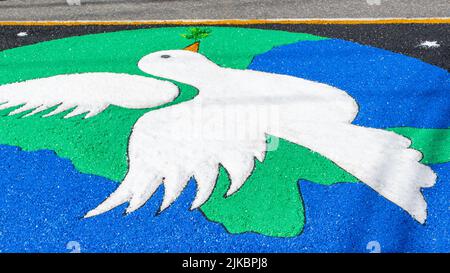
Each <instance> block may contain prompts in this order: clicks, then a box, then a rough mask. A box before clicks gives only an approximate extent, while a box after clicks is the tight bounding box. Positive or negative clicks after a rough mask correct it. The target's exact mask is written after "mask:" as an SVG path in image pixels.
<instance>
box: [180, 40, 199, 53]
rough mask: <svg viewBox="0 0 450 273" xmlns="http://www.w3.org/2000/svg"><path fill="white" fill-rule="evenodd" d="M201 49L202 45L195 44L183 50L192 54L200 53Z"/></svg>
mask: <svg viewBox="0 0 450 273" xmlns="http://www.w3.org/2000/svg"><path fill="white" fill-rule="evenodd" d="M199 47H200V43H199V42H195V43H193V44H192V45H189V46H187V47H185V48H183V50H187V51H192V52H198V49H199Z"/></svg>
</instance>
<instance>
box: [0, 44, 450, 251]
mask: <svg viewBox="0 0 450 273" xmlns="http://www.w3.org/2000/svg"><path fill="white" fill-rule="evenodd" d="M249 69H253V70H260V71H267V72H272V73H280V74H288V75H293V76H297V77H302V78H305V79H310V80H315V81H319V82H323V83H327V84H330V85H332V86H336V87H338V88H341V89H343V90H346V91H347V92H348V93H349V94H350V95H351V96H353V97H354V98H355V99H356V101H357V102H358V104H359V107H360V112H359V114H358V116H357V118H356V120H355V123H356V124H358V125H363V126H369V127H376V128H387V127H399V126H411V127H420V128H449V127H450V115H449V113H450V96H449V92H450V74H449V73H448V72H447V71H445V70H443V69H440V68H438V67H435V66H432V65H429V64H426V63H424V62H422V61H419V60H416V59H413V58H410V57H407V56H404V55H401V54H396V53H392V52H388V51H385V50H382V49H377V48H372V47H368V46H363V45H359V44H355V43H351V42H347V41H342V40H335V39H330V40H323V41H314V42H309V41H303V42H298V43H295V44H290V45H286V46H280V47H277V48H274V49H272V50H271V51H269V52H267V53H265V54H262V55H259V56H257V57H255V58H254V60H253V62H252V64H251V65H250V67H249ZM0 157H1V158H2V161H1V162H0V176H1V177H2V178H1V179H0V200H1V201H0V202H1V205H0V223H1V224H0V251H1V252H24V251H25V252H70V249H67V244H68V243H69V242H70V241H76V242H78V243H79V244H80V247H81V249H80V250H81V251H82V252H369V249H368V248H367V245H368V243H369V242H371V241H376V242H378V243H379V244H380V246H381V251H382V252H448V251H449V250H450V234H449V232H450V231H449V229H448V225H449V224H450V213H449V209H450V207H449V202H448V200H449V196H450V185H449V179H450V163H443V164H436V165H433V166H431V167H432V168H433V170H434V171H435V172H436V173H437V174H438V181H437V183H436V185H435V186H434V187H433V188H429V189H425V190H424V195H425V198H426V200H427V202H428V219H427V223H426V224H425V225H420V224H418V223H417V222H415V221H414V220H413V219H412V218H411V217H410V216H409V215H408V214H407V213H405V212H404V211H403V210H401V209H400V208H399V207H397V206H396V205H394V204H392V203H391V202H389V201H387V200H386V199H384V198H383V197H381V196H379V195H378V194H377V193H376V192H374V191H373V190H371V189H370V188H369V187H367V186H365V185H363V184H361V183H357V184H354V183H340V184H335V185H332V186H323V185H318V184H315V183H311V182H308V181H299V187H300V189H301V193H302V197H303V199H304V206H305V210H306V225H305V227H304V231H303V233H302V234H301V235H299V236H297V237H294V238H272V237H267V236H263V235H259V234H252V233H246V234H239V235H232V234H229V233H227V232H226V230H225V229H224V228H223V227H222V226H221V225H220V224H218V223H213V222H211V221H208V220H207V219H206V218H205V217H204V215H203V214H202V213H201V212H200V211H199V210H195V211H189V210H188V208H189V206H190V203H191V201H192V200H193V198H194V196H195V185H194V183H193V182H190V183H189V185H188V187H187V188H186V190H185V191H184V192H183V194H182V196H181V197H180V198H179V199H178V200H177V201H176V202H175V203H174V205H172V206H171V207H170V208H169V209H167V210H166V211H165V212H164V213H162V214H160V215H158V216H156V215H155V213H156V211H157V210H158V208H159V205H160V203H161V201H162V193H163V192H162V189H161V188H160V189H159V190H158V192H157V193H156V195H155V197H153V198H152V199H151V200H150V201H149V202H148V203H147V204H146V205H145V206H144V207H143V208H142V209H140V210H138V211H137V212H135V213H133V214H131V215H128V216H126V217H124V216H123V215H122V212H123V210H124V208H125V205H124V206H122V207H121V208H118V209H115V210H113V211H111V212H109V213H106V214H104V215H101V216H98V217H95V218H90V219H81V217H82V216H83V215H84V213H85V212H86V211H88V210H90V209H92V208H93V207H95V206H96V205H97V204H98V203H99V202H101V201H102V200H103V199H104V197H105V196H107V195H108V194H109V193H111V192H112V191H114V189H115V188H116V187H117V184H116V183H115V182H113V181H110V180H108V179H105V178H103V177H98V176H94V175H86V174H81V173H79V172H78V171H77V170H75V169H74V167H73V165H72V164H71V163H70V161H69V160H66V159H62V158H59V157H57V156H56V155H55V154H54V153H53V152H51V151H45V150H44V151H37V152H25V151H22V150H20V149H19V148H16V147H10V146H5V145H0Z"/></svg>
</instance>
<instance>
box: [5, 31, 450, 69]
mask: <svg viewBox="0 0 450 273" xmlns="http://www.w3.org/2000/svg"><path fill="white" fill-rule="evenodd" d="M152 27H158V26H155V25H151V26H150V25H147V26H145V25H142V26H129V25H124V26H99V25H96V26H92V25H83V26H0V50H5V49H8V48H13V47H18V46H23V45H27V44H33V43H37V42H42V41H47V40H52V39H58V38H64V37H69V36H75V35H84V34H92V33H102V32H109V31H118V30H126V29H138V28H152ZM239 27H252V28H262V29H277V30H286V31H292V32H306V33H311V34H315V35H319V36H325V37H330V38H338V39H344V40H348V41H353V42H357V43H361V44H365V45H371V46H374V47H378V48H383V49H386V50H389V51H393V52H397V53H401V54H405V55H409V56H411V57H414V58H419V59H422V60H423V61H425V62H428V63H430V64H434V65H437V66H440V67H442V68H444V69H447V70H449V71H450V25H448V24H386V25H304V24H303V25H282V24H270V25H255V26H251V25H248V26H239ZM20 32H27V34H28V35H27V36H24V37H19V36H18V35H17V34H18V33H20ZM423 41H437V42H438V44H440V47H437V48H424V47H420V46H419V44H420V43H421V42H423Z"/></svg>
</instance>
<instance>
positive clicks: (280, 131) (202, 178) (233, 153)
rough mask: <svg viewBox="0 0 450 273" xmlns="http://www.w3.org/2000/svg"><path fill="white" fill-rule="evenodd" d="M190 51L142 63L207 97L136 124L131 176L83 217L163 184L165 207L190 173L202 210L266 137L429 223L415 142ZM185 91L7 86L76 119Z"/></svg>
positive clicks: (234, 182)
mask: <svg viewBox="0 0 450 273" xmlns="http://www.w3.org/2000/svg"><path fill="white" fill-rule="evenodd" d="M186 49H187V50H168V51H159V52H155V53H152V54H149V55H147V56H145V57H143V58H142V59H141V60H140V61H139V63H138V66H139V68H140V69H141V70H142V71H144V72H146V73H148V74H152V75H155V76H158V77H162V78H166V79H171V80H176V81H179V82H183V83H186V84H189V85H192V86H194V87H196V88H197V89H198V90H199V95H198V96H197V97H195V98H194V99H193V100H191V101H187V102H184V103H181V104H176V105H173V106H170V107H166V108H161V109H158V110H155V111H151V112H148V113H146V114H145V115H143V116H142V117H141V118H139V119H138V121H137V122H136V124H135V125H134V127H133V131H132V134H131V136H130V140H129V147H128V159H129V170H128V173H127V175H126V177H125V179H124V180H123V182H122V183H121V184H120V186H119V187H118V188H117V189H116V191H114V192H113V193H112V194H111V195H110V196H109V197H108V198H107V199H106V200H105V201H104V202H103V203H101V204H100V205H99V206H98V207H97V208H95V209H93V210H91V211H89V212H88V213H87V214H86V215H85V217H92V216H96V215H99V214H102V213H104V212H106V211H109V210H111V209H113V208H115V207H117V206H119V205H121V204H123V203H126V202H129V206H128V208H127V209H126V212H127V213H130V212H133V211H135V210H137V209H138V208H140V207H141V206H142V205H144V204H145V202H146V201H147V200H148V199H149V198H150V197H151V196H152V195H153V194H154V192H155V191H156V190H157V188H158V187H159V186H160V185H161V184H164V191H165V193H164V199H163V202H162V205H161V209H160V210H161V211H162V210H164V209H165V208H167V207H169V206H170V205H171V204H172V202H173V201H174V200H175V199H176V198H177V197H178V196H179V195H180V193H181V192H182V190H183V189H184V187H185V186H186V184H187V182H188V181H189V179H190V178H191V177H194V178H195V180H196V182H197V195H196V197H195V200H194V201H193V203H192V209H195V208H198V207H200V206H201V205H202V204H203V203H204V202H206V201H207V199H208V198H209V196H210V195H211V193H212V191H213V189H214V186H215V183H216V179H217V176H218V170H219V166H223V167H224V168H225V169H226V171H227V172H228V175H229V177H230V181H231V185H230V188H229V189H228V192H227V195H231V194H233V193H235V192H236V191H237V190H239V188H240V187H241V186H242V185H243V184H244V182H245V181H246V179H247V178H248V177H249V175H250V174H251V172H252V170H253V168H254V160H255V158H256V159H258V160H260V161H263V160H264V156H265V153H266V152H267V150H268V146H267V145H266V136H267V135H273V136H276V137H279V138H283V139H285V140H288V141H290V142H293V143H296V144H299V145H302V146H304V147H307V148H308V149H310V150H312V151H315V152H318V153H320V154H321V155H323V156H325V157H326V158H328V159H330V160H332V161H333V162H334V163H335V164H336V165H338V166H340V167H341V168H342V169H344V170H346V171H348V172H349V173H351V174H352V175H354V176H355V177H357V178H358V179H359V180H361V181H362V182H364V183H365V184H367V185H369V186H370V187H371V188H372V189H374V190H375V191H377V192H378V193H380V194H381V195H382V196H384V197H385V198H387V199H388V200H390V201H392V202H394V203H395V204H397V205H398V206H400V207H401V208H403V209H404V210H405V211H407V212H408V213H409V214H410V215H411V216H412V217H414V218H415V219H416V220H417V221H419V222H420V223H424V222H425V220H426V217H427V204H426V201H425V200H424V197H423V195H422V193H421V188H424V187H431V186H433V185H434V183H435V181H436V175H435V174H434V172H433V171H432V170H431V168H429V167H428V166H425V165H423V164H421V163H419V161H420V159H421V158H422V155H421V153H420V152H418V151H416V150H413V149H411V148H408V147H409V146H410V145H411V141H410V140H409V139H407V138H405V137H403V136H400V135H397V134H395V133H393V132H389V131H385V130H381V129H373V128H365V127H361V126H356V125H352V124H351V122H352V121H353V120H354V118H355V116H356V114H357V112H358V106H357V104H356V102H355V101H354V100H353V99H352V98H351V97H350V96H349V95H348V94H347V93H346V92H344V91H342V90H339V89H337V88H334V87H331V86H329V85H326V84H322V83H318V82H313V81H308V80H305V79H301V78H296V77H291V76H286V75H278V74H271V73H264V72H258V71H252V70H239V69H230V68H223V67H220V66H218V65H217V64H215V63H213V62H212V61H210V60H209V59H207V58H206V57H205V56H203V55H201V54H199V53H197V52H195V51H197V50H198V43H196V44H194V45H192V46H190V47H187V48H186ZM101 78H102V80H101ZM147 85H148V86H147ZM94 86H95V90H93V89H92V88H93V87H94ZM55 90H58V91H57V92H55ZM111 91H112V92H111ZM89 92H93V93H89ZM108 92H110V93H108ZM177 94H178V91H177V89H176V87H175V86H173V85H172V84H170V83H168V82H163V81H158V80H155V79H150V78H145V77H139V76H131V75H127V76H126V75H123V74H113V73H89V74H80V75H62V76H55V77H50V78H47V79H37V80H31V81H26V82H22V83H15V84H9V85H5V86H0V101H7V102H8V103H7V104H5V105H6V106H8V107H9V106H13V105H17V104H22V103H27V104H25V105H24V106H23V107H22V108H20V110H19V109H18V110H16V111H14V112H13V113H12V114H15V113H18V112H21V111H25V110H31V109H34V110H33V111H32V112H31V113H29V114H28V115H31V114H35V113H37V112H39V111H41V110H43V109H45V108H48V107H49V106H53V105H56V104H58V103H61V102H62V103H63V105H62V106H60V108H61V109H60V108H58V109H57V110H56V111H57V112H61V111H63V110H67V109H69V108H71V107H74V106H75V105H77V106H78V108H80V109H81V110H78V111H77V109H78V108H76V109H75V110H74V112H75V111H76V113H73V112H72V113H71V114H70V116H73V115H75V114H80V113H82V112H83V111H86V110H91V111H92V112H91V113H92V114H90V115H89V116H92V115H94V114H97V113H98V112H100V111H102V110H104V109H105V108H106V107H107V106H108V105H109V104H115V105H119V106H123V107H128V108H148V107H152V106H156V105H161V104H164V103H167V102H169V101H171V100H173V99H174V98H175V97H176V96H177ZM0 107H3V108H4V107H5V106H4V105H2V106H0ZM50 114H54V113H50ZM89 116H86V117H89ZM230 117H231V118H230Z"/></svg>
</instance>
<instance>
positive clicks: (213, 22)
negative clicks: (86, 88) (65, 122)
mask: <svg viewBox="0 0 450 273" xmlns="http://www.w3.org/2000/svg"><path fill="white" fill-rule="evenodd" d="M262 24H284V25H290V24H310V25H327V24H329V25H356V24H366V25H367V24H450V18H447V17H446V18H384V19H370V18H369V19H226V20H152V21H0V26H79V25H262Z"/></svg>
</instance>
